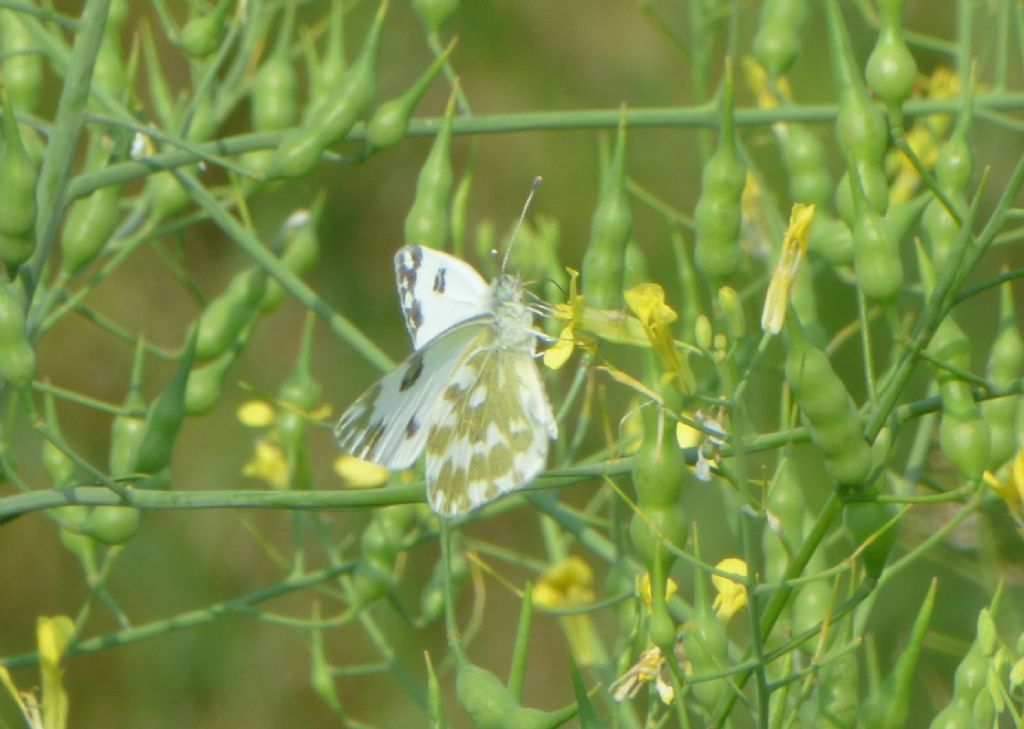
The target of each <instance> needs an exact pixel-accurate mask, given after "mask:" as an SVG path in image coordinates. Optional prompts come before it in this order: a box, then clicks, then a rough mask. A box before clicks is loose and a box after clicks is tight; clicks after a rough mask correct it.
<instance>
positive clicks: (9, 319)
mask: <svg viewBox="0 0 1024 729" xmlns="http://www.w3.org/2000/svg"><path fill="white" fill-rule="evenodd" d="M35 371H36V353H35V350H33V349H32V345H31V344H30V343H29V341H28V338H27V337H26V335H25V312H24V311H23V310H22V308H21V303H20V302H19V301H18V299H17V298H16V297H15V295H14V292H12V291H11V286H10V284H8V283H7V282H5V281H0V380H3V381H4V382H8V383H10V384H12V385H14V386H15V387H27V386H28V385H29V384H30V383H31V382H32V377H33V376H34V375H35Z"/></svg>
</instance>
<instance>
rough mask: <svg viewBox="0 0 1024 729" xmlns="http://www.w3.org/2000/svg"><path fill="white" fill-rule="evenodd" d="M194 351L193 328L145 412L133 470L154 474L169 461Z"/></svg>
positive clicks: (182, 412) (194, 336) (181, 412)
mask: <svg viewBox="0 0 1024 729" xmlns="http://www.w3.org/2000/svg"><path fill="white" fill-rule="evenodd" d="M195 351H196V329H193V330H192V331H191V332H190V334H189V337H188V342H187V343H186V344H185V347H184V349H183V350H182V353H181V357H180V359H179V360H178V366H177V368H176V369H175V370H174V374H172V375H171V379H170V380H169V381H168V382H167V384H166V385H165V386H164V389H163V390H162V391H161V392H160V394H159V395H157V398H156V400H154V401H153V404H152V405H150V407H149V411H148V412H147V413H146V422H145V425H144V428H143V434H142V437H141V440H140V442H139V450H138V454H137V456H136V458H135V467H134V468H133V469H132V470H133V471H135V472H136V473H145V474H157V473H158V472H160V471H163V470H164V469H166V468H167V467H168V466H169V465H170V463H171V454H172V453H173V452H174V443H175V441H176V440H177V438H178V431H179V430H181V423H182V421H183V420H184V418H185V389H186V387H187V385H188V375H189V372H190V371H191V369H192V360H193V358H194V356H195Z"/></svg>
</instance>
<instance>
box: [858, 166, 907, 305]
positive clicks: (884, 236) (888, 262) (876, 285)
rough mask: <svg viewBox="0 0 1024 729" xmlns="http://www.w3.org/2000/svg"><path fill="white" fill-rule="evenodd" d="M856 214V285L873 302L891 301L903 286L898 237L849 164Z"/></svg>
mask: <svg viewBox="0 0 1024 729" xmlns="http://www.w3.org/2000/svg"><path fill="white" fill-rule="evenodd" d="M850 180H851V186H852V189H853V200H854V208H855V210H856V216H855V219H854V223H853V269H854V272H855V273H856V274H857V286H858V287H859V288H860V290H861V291H863V292H864V295H865V296H867V297H868V298H869V299H872V300H875V301H891V300H892V299H893V298H895V296H896V294H898V293H899V292H900V288H901V287H902V286H903V263H902V262H901V261H900V248H899V239H898V238H897V237H896V235H895V233H893V230H892V228H891V226H890V225H889V222H888V221H887V220H886V219H885V218H883V217H882V216H881V215H879V214H878V213H877V212H875V210H874V209H873V208H872V207H871V205H870V204H869V202H868V200H867V198H866V196H865V195H864V194H863V192H862V190H861V187H860V179H859V176H858V175H857V171H856V168H855V167H853V166H851V167H850Z"/></svg>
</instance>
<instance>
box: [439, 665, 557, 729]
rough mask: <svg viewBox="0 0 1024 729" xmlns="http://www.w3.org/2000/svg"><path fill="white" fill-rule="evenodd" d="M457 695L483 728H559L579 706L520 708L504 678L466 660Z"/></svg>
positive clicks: (459, 671)
mask: <svg viewBox="0 0 1024 729" xmlns="http://www.w3.org/2000/svg"><path fill="white" fill-rule="evenodd" d="M455 695H456V696H457V697H458V700H459V704H460V705H461V706H462V708H463V709H465V711H466V713H467V714H469V716H470V718H471V719H472V720H473V725H474V726H476V727H479V729H555V727H558V726H561V725H562V724H564V723H565V722H566V721H568V720H569V719H570V718H572V716H573V715H574V714H575V709H576V705H575V704H573V705H572V706H571V707H568V709H563V710H560V711H550V712H548V711H540V710H538V709H531V708H528V707H523V706H520V705H519V702H518V701H517V700H516V697H515V696H514V695H513V694H512V692H511V691H509V690H508V688H506V687H505V684H503V683H502V682H501V679H499V678H498V677H497V676H495V675H494V674H493V673H491V672H490V671H488V670H486V669H484V668H480V667H479V666H474V665H473V664H472V663H470V662H469V661H468V659H465V658H462V659H461V660H459V661H458V668H457V669H456V673H455Z"/></svg>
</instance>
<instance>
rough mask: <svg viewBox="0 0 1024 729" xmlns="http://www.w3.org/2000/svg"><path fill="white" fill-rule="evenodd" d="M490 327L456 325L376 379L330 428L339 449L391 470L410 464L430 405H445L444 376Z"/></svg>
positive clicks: (430, 411)
mask: <svg viewBox="0 0 1024 729" xmlns="http://www.w3.org/2000/svg"><path fill="white" fill-rule="evenodd" d="M489 330H490V326H489V325H488V324H487V320H486V319H481V320H476V321H469V322H463V323H462V324H461V325H456V326H455V327H453V328H450V329H449V330H448V331H447V332H446V333H445V334H444V336H440V337H436V338H434V339H433V340H432V341H431V342H430V343H429V344H428V345H427V346H425V347H424V348H423V349H421V350H419V351H417V352H414V353H413V354H412V355H411V356H410V357H408V358H407V359H406V360H405V361H404V362H402V363H401V364H400V365H398V366H397V367H396V368H395V369H394V370H393V371H392V372H390V373H389V374H387V375H385V376H384V377H382V378H381V379H380V380H378V381H377V383H376V384H375V385H373V386H372V387H371V388H370V389H369V390H367V391H366V392H364V393H363V394H362V395H360V396H359V398H358V399H357V400H356V401H355V402H354V403H352V405H351V406H350V407H349V408H348V410H346V411H345V412H344V413H343V414H342V416H341V418H340V419H339V420H338V424H337V425H336V426H335V427H334V437H335V438H336V439H337V440H338V445H339V446H340V447H341V449H342V450H343V451H345V452H346V453H350V454H351V455H353V456H356V457H357V458H362V459H364V460H367V461H372V462H373V463H377V464H379V465H381V466H384V467H385V468H389V469H392V470H399V469H403V468H408V467H410V466H411V465H413V464H414V463H415V462H416V459H417V458H418V457H419V455H420V453H421V452H422V451H423V446H424V444H425V443H426V442H427V434H428V432H429V428H430V426H431V424H432V423H434V422H435V415H434V410H435V409H436V408H438V407H439V406H443V403H442V396H443V394H444V392H445V387H446V381H447V379H448V378H449V377H450V376H451V373H452V372H453V371H456V370H458V369H459V367H460V366H461V362H462V361H463V360H464V359H465V358H466V357H467V356H469V355H470V354H471V353H472V352H474V351H476V350H477V349H478V347H479V343H478V341H479V338H480V337H481V336H483V335H485V334H486V333H487V332H488V331H489Z"/></svg>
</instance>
